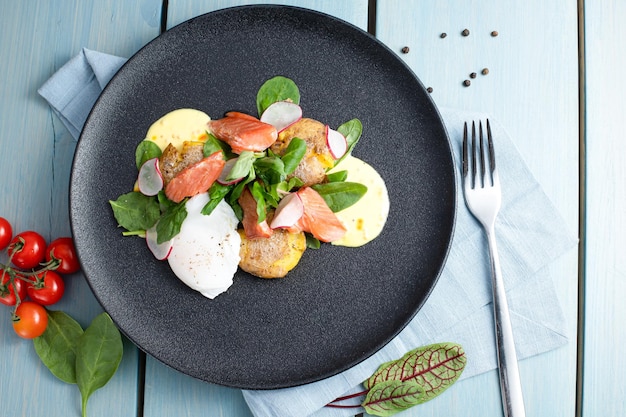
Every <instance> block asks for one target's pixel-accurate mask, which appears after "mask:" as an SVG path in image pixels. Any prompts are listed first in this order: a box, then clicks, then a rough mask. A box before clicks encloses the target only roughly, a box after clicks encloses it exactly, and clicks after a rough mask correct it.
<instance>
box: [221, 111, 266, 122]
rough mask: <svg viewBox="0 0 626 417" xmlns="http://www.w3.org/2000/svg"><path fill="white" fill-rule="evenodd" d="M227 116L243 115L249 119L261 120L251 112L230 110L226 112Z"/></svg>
mask: <svg viewBox="0 0 626 417" xmlns="http://www.w3.org/2000/svg"><path fill="white" fill-rule="evenodd" d="M226 117H242V118H244V119H248V120H259V119H257V118H256V117H254V116H251V115H249V114H246V113H242V112H240V111H229V112H228V113H226Z"/></svg>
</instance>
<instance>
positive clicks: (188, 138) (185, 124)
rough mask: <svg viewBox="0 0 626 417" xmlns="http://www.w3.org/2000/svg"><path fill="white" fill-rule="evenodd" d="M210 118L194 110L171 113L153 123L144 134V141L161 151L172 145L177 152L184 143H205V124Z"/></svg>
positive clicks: (179, 110)
mask: <svg viewBox="0 0 626 417" xmlns="http://www.w3.org/2000/svg"><path fill="white" fill-rule="evenodd" d="M210 120H211V118H210V117H209V116H208V115H207V114H206V113H204V112H202V111H200V110H196V109H178V110H174V111H171V112H169V113H167V114H166V115H164V116H163V117H161V118H160V119H159V120H157V121H156V122H154V123H153V124H152V126H150V128H149V129H148V132H147V133H146V138H145V139H146V140H149V141H152V142H154V143H156V144H157V145H158V146H159V148H161V150H163V149H165V148H166V147H167V145H168V144H170V143H171V144H172V145H173V146H175V147H176V148H177V149H178V150H179V151H180V150H182V147H183V143H184V142H205V141H206V140H207V133H206V130H207V123H208V122H209V121H210Z"/></svg>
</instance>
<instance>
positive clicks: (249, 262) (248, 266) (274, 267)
mask: <svg viewBox="0 0 626 417" xmlns="http://www.w3.org/2000/svg"><path fill="white" fill-rule="evenodd" d="M238 232H239V235H240V236H241V247H240V250H239V256H240V257H241V261H240V262H239V267H240V268H241V269H243V270H244V271H246V272H248V273H250V274H252V275H256V276H257V277H260V278H283V277H284V276H285V275H287V273H288V272H289V271H291V270H292V269H293V268H295V266H296V265H298V262H300V258H301V257H302V254H303V253H304V251H305V249H306V237H305V236H304V233H302V232H300V233H290V232H288V231H286V230H282V229H276V230H274V233H272V236H270V237H268V238H256V239H249V238H247V237H246V234H245V232H244V231H243V229H239V230H238Z"/></svg>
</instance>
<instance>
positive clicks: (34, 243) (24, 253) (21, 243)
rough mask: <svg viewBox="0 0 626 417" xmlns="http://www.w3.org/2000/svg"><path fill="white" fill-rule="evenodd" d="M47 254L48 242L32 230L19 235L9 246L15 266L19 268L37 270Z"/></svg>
mask: <svg viewBox="0 0 626 417" xmlns="http://www.w3.org/2000/svg"><path fill="white" fill-rule="evenodd" d="M45 253H46V240H45V239H44V238H43V236H41V235H40V234H39V233H37V232H33V231H32V230H29V231H27V232H22V233H18V234H17V235H15V237H14V238H13V240H11V243H10V244H9V255H10V256H13V258H12V261H13V264H14V265H15V266H17V267H18V268H22V269H32V268H36V267H37V266H38V265H39V263H40V262H43V260H44V257H45Z"/></svg>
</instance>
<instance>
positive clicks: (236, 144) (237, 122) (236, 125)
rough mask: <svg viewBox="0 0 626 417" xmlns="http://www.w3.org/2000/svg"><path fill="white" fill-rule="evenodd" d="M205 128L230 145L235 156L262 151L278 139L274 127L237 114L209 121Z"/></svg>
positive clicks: (251, 117) (248, 116)
mask: <svg viewBox="0 0 626 417" xmlns="http://www.w3.org/2000/svg"><path fill="white" fill-rule="evenodd" d="M207 126H208V129H209V131H210V132H211V133H212V134H213V135H215V137H216V138H218V139H219V140H222V141H224V142H226V143H227V144H228V145H230V147H231V149H232V150H233V152H235V153H236V154H240V153H241V152H243V151H253V152H261V151H264V150H265V149H267V148H269V147H270V146H271V145H272V144H273V143H274V142H276V139H277V138H278V131H277V130H276V128H275V127H274V126H272V125H270V124H267V123H263V122H262V121H260V120H259V119H257V118H256V117H253V116H250V115H247V114H244V113H239V112H228V113H226V117H224V118H222V119H218V120H211V121H210V122H209V123H208V125H207Z"/></svg>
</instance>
